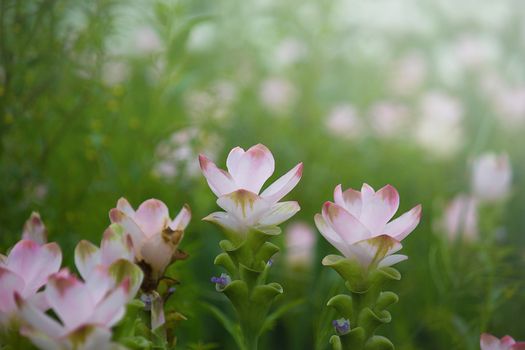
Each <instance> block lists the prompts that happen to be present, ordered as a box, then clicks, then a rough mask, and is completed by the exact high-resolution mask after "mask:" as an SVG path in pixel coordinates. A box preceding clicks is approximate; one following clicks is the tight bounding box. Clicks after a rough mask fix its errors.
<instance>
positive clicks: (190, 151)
mask: <svg viewBox="0 0 525 350" xmlns="http://www.w3.org/2000/svg"><path fill="white" fill-rule="evenodd" d="M221 148H222V141H221V139H220V138H219V137H217V136H216V135H214V134H209V133H206V132H204V131H201V130H199V129H198V128H195V127H189V128H185V129H182V130H178V131H176V132H174V133H173V134H172V135H171V136H170V137H169V138H168V139H167V140H165V141H162V142H161V143H159V145H158V146H157V149H156V151H155V156H156V159H157V162H156V163H155V166H154V168H153V173H154V174H155V175H156V176H158V177H159V178H162V179H164V180H172V179H173V178H175V177H176V176H179V175H183V176H186V177H189V178H194V177H196V176H198V175H199V174H200V167H199V160H198V154H199V153H200V152H201V151H202V150H205V152H206V153H207V154H209V155H210V157H212V158H213V159H215V157H216V156H217V155H218V153H219V152H220V151H221Z"/></svg>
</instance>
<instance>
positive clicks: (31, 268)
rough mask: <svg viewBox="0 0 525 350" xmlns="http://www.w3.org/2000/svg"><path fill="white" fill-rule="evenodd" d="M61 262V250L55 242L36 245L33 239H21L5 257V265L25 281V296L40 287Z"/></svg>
mask: <svg viewBox="0 0 525 350" xmlns="http://www.w3.org/2000/svg"><path fill="white" fill-rule="evenodd" d="M61 263H62V252H61V251H60V247H59V246H58V245H57V244H56V243H48V244H44V245H42V246H41V245H38V244H37V243H35V242H34V241H30V240H21V241H20V242H18V243H17V244H16V245H15V246H14V247H13V249H12V250H11V252H10V253H9V256H8V257H7V264H6V265H7V267H8V268H9V269H10V270H11V271H13V272H15V273H16V274H17V275H19V276H21V277H22V278H23V279H24V281H25V288H24V291H23V293H22V295H23V296H25V297H27V296H29V295H30V294H33V293H35V292H36V291H37V290H38V289H39V288H40V287H42V286H43V285H44V284H45V283H46V281H47V278H48V277H49V275H51V274H52V273H55V272H57V271H58V269H59V268H60V264H61Z"/></svg>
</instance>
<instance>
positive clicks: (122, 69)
mask: <svg viewBox="0 0 525 350" xmlns="http://www.w3.org/2000/svg"><path fill="white" fill-rule="evenodd" d="M128 75H129V67H128V66H127V65H126V64H125V63H124V62H121V61H107V62H105V63H104V65H103V66H102V81H103V82H104V84H106V85H108V86H114V85H118V84H121V83H122V82H124V81H125V80H126V78H127V77H128Z"/></svg>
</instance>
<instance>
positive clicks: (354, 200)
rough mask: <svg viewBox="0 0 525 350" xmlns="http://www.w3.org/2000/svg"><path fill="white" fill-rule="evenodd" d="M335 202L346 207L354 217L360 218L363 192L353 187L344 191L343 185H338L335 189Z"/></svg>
mask: <svg viewBox="0 0 525 350" xmlns="http://www.w3.org/2000/svg"><path fill="white" fill-rule="evenodd" d="M334 202H335V204H337V205H339V206H341V207H343V208H345V209H346V210H347V211H348V212H349V213H350V214H352V215H353V216H354V217H356V218H359V217H360V216H361V209H362V207H363V202H362V201H361V192H359V191H356V190H354V189H352V188H349V189H347V190H346V191H344V192H343V189H342V187H341V185H338V186H337V187H336V188H335V190H334Z"/></svg>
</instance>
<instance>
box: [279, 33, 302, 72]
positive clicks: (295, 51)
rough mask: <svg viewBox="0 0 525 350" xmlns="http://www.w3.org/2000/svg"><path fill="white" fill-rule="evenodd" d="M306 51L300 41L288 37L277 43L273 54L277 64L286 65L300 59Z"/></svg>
mask: <svg viewBox="0 0 525 350" xmlns="http://www.w3.org/2000/svg"><path fill="white" fill-rule="evenodd" d="M307 53H308V50H307V48H306V46H305V44H304V43H303V42H302V41H300V40H299V39H296V38H292V37H289V38H285V39H283V40H282V41H281V42H280V43H279V44H278V45H277V48H276V49H275V53H274V56H275V61H276V63H277V65H279V66H282V67H286V66H289V65H293V64H295V63H297V62H299V61H301V60H302V59H304V58H305V56H306V55H307Z"/></svg>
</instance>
